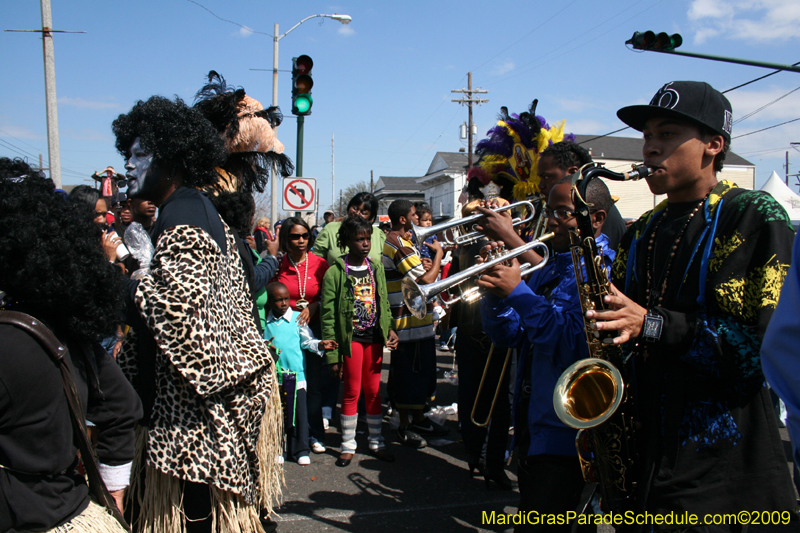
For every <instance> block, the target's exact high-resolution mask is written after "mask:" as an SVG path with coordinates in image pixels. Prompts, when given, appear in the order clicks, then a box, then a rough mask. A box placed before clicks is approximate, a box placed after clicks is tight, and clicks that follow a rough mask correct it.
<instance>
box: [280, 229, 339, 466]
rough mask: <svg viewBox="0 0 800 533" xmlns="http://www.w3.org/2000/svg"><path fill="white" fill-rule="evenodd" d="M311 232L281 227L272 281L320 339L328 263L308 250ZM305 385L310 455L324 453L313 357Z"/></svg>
mask: <svg viewBox="0 0 800 533" xmlns="http://www.w3.org/2000/svg"><path fill="white" fill-rule="evenodd" d="M310 239H311V229H310V228H309V227H308V224H306V222H305V221H304V220H303V219H301V218H297V217H289V218H287V219H286V220H284V221H283V224H282V225H281V229H280V234H279V239H278V240H279V242H280V247H281V250H282V251H283V252H284V256H283V259H281V264H280V267H279V269H278V273H277V274H276V275H275V278H274V280H273V281H280V282H281V283H283V284H284V285H286V287H287V288H288V289H289V306H290V307H291V308H292V309H293V310H295V311H299V312H300V316H298V317H297V323H298V324H300V325H301V326H303V325H308V326H309V327H311V331H313V332H314V336H315V337H316V338H318V339H320V338H322V337H321V334H322V331H321V328H320V321H319V317H320V312H319V311H320V305H321V300H322V278H323V277H324V276H325V272H326V271H327V270H328V263H327V262H326V261H325V260H324V259H322V258H321V257H318V256H316V255H314V254H313V253H312V252H311V246H310ZM306 356H307V357H308V359H307V360H306V381H307V387H308V388H307V405H308V425H309V435H310V440H311V442H310V445H311V451H313V452H314V453H324V452H325V445H324V442H325V427H324V426H323V422H322V390H323V388H324V387H325V385H326V384H325V383H323V381H326V380H325V377H326V376H327V374H328V372H327V371H325V372H323V368H322V366H323V359H322V358H321V357H320V356H319V355H316V354H308V353H307V354H306Z"/></svg>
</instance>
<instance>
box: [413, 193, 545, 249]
mask: <svg viewBox="0 0 800 533" xmlns="http://www.w3.org/2000/svg"><path fill="white" fill-rule="evenodd" d="M517 207H525V208H526V209H527V210H528V213H529V215H528V216H527V217H526V218H524V219H520V218H519V217H516V218H514V219H513V221H512V223H513V225H514V226H519V225H522V224H527V223H528V222H530V221H531V220H533V217H534V215H535V214H536V208H535V207H534V206H533V204H532V203H531V202H527V201H523V202H516V203H513V204H509V205H504V206H501V207H497V208H495V209H492V211H494V212H495V213H499V212H500V211H508V210H509V209H514V208H517ZM481 218H483V215H482V214H480V213H476V214H474V215H469V216H467V217H462V218H452V219H450V220H446V221H444V222H442V223H440V224H436V225H435V226H428V227H427V228H423V227H422V226H413V230H414V236H415V239H416V242H415V243H414V244H416V245H417V247H418V248H420V247H422V246H424V244H423V243H424V242H425V241H426V240H427V239H428V238H429V237H432V236H433V235H436V234H438V233H441V234H442V238H441V239H440V242H441V243H442V245H444V246H456V245H465V244H472V243H473V242H475V241H477V240H478V239H480V238H481V237H483V234H482V233H481V232H480V231H478V230H476V229H475V223H476V222H478V220H480V219H481ZM447 230H452V231H451V233H452V240H451V238H450V237H448V236H447Z"/></svg>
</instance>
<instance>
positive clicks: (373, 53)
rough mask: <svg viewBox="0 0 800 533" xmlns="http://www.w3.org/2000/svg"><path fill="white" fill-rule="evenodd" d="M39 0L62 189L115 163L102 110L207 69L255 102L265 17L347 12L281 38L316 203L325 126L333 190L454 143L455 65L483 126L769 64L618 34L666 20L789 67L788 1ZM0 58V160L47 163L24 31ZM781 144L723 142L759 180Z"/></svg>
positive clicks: (781, 131) (689, 41)
mask: <svg viewBox="0 0 800 533" xmlns="http://www.w3.org/2000/svg"><path fill="white" fill-rule="evenodd" d="M51 1H52V12H53V27H54V28H55V29H61V30H84V31H86V32H87V33H85V34H58V35H56V37H55V58H56V79H57V90H58V99H59V126H60V139H61V158H62V167H63V168H64V171H63V172H64V173H63V180H64V183H65V184H77V183H82V182H83V180H84V179H86V178H88V177H89V176H90V175H91V174H92V172H94V171H97V170H101V169H103V168H105V167H106V166H107V165H112V166H114V167H116V168H117V170H121V169H122V167H123V164H124V162H123V160H122V158H121V157H120V156H119V155H118V154H117V153H116V150H115V149H114V139H113V136H112V133H111V122H112V120H113V119H114V118H115V117H116V116H117V115H119V114H120V113H124V112H127V111H128V110H129V109H130V108H131V106H132V105H133V104H134V103H135V102H136V101H137V100H139V99H146V98H147V97H149V96H151V95H153V94H161V95H166V96H173V95H178V96H180V97H182V98H184V99H185V100H187V101H189V102H191V101H192V98H193V96H194V94H195V92H196V91H197V90H198V89H199V88H200V86H201V85H202V84H203V82H204V76H205V75H206V73H207V72H208V71H209V70H211V69H214V70H217V71H218V72H220V73H221V74H222V75H223V76H225V78H226V79H227V81H228V82H229V83H230V84H232V85H237V86H242V87H244V88H245V89H246V91H247V93H248V94H249V95H251V96H253V97H254V98H257V99H258V100H260V101H261V102H262V103H264V104H269V102H270V101H271V99H272V74H271V68H272V38H271V35H272V33H273V25H274V24H275V23H278V24H280V31H281V33H282V32H285V31H286V30H288V29H289V28H290V27H291V26H293V25H294V24H295V23H297V22H299V21H300V20H301V19H303V18H305V17H306V16H308V15H312V14H316V13H329V14H330V13H344V14H348V15H350V16H352V17H353V22H352V23H351V24H350V25H348V26H343V25H342V24H340V23H339V22H336V21H333V20H330V19H312V20H309V21H307V22H306V23H304V24H303V25H301V26H300V27H298V28H297V29H295V30H294V31H293V32H292V33H290V34H289V35H288V36H286V37H285V38H284V39H282V40H281V42H280V55H279V58H280V65H279V68H280V69H281V71H282V72H281V73H280V78H279V82H278V95H279V102H278V103H279V105H280V107H281V109H282V110H283V112H284V114H285V120H284V123H283V125H282V126H281V127H280V129H279V132H278V136H279V138H280V139H281V140H282V141H283V143H284V144H285V145H286V150H287V153H288V154H289V155H290V156H291V157H292V159H294V158H295V152H296V121H295V117H294V116H293V115H291V113H290V110H291V98H290V84H291V75H290V73H289V72H286V71H289V70H291V58H292V57H293V56H297V55H300V54H307V55H310V56H311V57H312V58H313V60H314V63H315V65H314V69H313V77H314V83H315V85H314V89H313V93H312V94H313V97H314V107H313V114H312V115H311V116H309V117H307V119H306V123H305V143H304V144H305V155H304V175H305V176H309V177H315V178H317V179H318V180H319V182H318V183H319V185H320V189H321V190H320V194H321V205H325V206H327V205H329V204H330V200H331V187H330V176H331V135H332V134H333V135H335V139H336V152H335V173H336V189H337V194H338V189H340V188H343V187H346V186H347V185H350V184H352V183H355V182H357V181H361V180H365V181H369V177H370V171H371V170H372V171H374V174H375V179H376V180H377V179H378V177H379V176H421V175H423V174H424V173H425V171H426V170H427V168H428V165H429V164H430V162H431V160H432V159H433V156H434V154H435V153H436V152H437V151H457V150H458V149H459V148H460V147H462V146H466V141H461V140H460V139H459V138H458V127H459V125H460V124H461V123H462V122H464V121H466V120H467V109H466V107H463V106H460V105H458V104H456V103H452V102H451V101H450V100H451V99H453V98H457V97H458V96H459V95H456V94H452V93H451V90H452V89H461V88H463V87H466V85H467V77H466V74H467V72H470V71H471V72H472V73H473V86H474V87H480V88H483V89H487V90H488V91H489V93H488V94H487V95H483V97H484V98H488V99H489V103H488V104H483V105H481V106H478V107H476V108H475V112H474V120H475V123H476V124H477V126H478V132H479V137H478V138H482V137H483V135H484V134H485V132H486V130H488V129H489V128H490V127H491V126H492V125H493V124H494V121H495V120H496V115H497V112H498V111H499V108H500V106H507V107H508V109H509V110H510V111H512V112H519V111H522V110H524V109H525V108H526V107H527V106H528V104H529V103H530V102H531V101H532V100H533V99H534V98H538V99H539V107H538V112H539V114H541V115H544V116H545V117H546V118H547V120H548V121H549V122H551V123H552V122H555V121H557V120H561V119H565V120H566V129H567V131H571V132H573V133H580V134H603V133H608V132H610V131H612V130H616V129H618V128H621V127H623V126H624V125H623V124H622V123H621V122H620V121H619V120H618V119H617V118H616V114H615V113H616V110H617V109H619V108H620V107H623V106H625V105H630V104H634V103H646V102H647V101H649V99H650V97H651V96H652V95H653V94H654V93H655V91H656V90H657V89H658V88H659V87H660V86H661V85H662V84H663V83H665V82H667V81H670V80H674V79H692V80H703V81H707V82H709V83H711V84H712V85H713V86H715V87H716V88H718V89H720V90H725V89H728V88H731V87H734V86H736V85H739V84H741V83H743V82H746V81H749V80H751V79H753V78H756V77H758V76H761V75H763V74H766V73H768V72H770V71H768V70H765V69H760V68H755V67H748V66H741V65H733V64H726V63H717V62H711V61H706V60H701V59H692V58H684V57H676V56H669V55H665V54H656V53H652V52H646V53H637V52H633V51H630V50H628V49H627V48H626V47H625V45H624V42H625V41H626V40H627V39H628V38H630V36H631V34H632V33H633V32H634V31H635V30H647V29H652V30H655V31H667V32H669V33H673V32H679V33H681V34H682V35H683V38H684V44H683V47H682V49H683V50H687V51H694V52H700V53H708V54H716V55H727V56H736V57H743V58H749V59H758V60H762V61H771V62H775V63H783V64H791V63H794V62H796V61H800V57H798V55H800V53H799V52H797V49H798V47H797V44H798V40H799V39H800V37H798V33H797V31H796V28H797V27H798V24H800V2H797V1H795V0H730V1H728V2H725V3H723V2H718V1H716V0H693V1H692V0H683V1H675V0H611V1H604V2H599V1H590V0H574V1H568V0H565V1H562V2H547V3H546V2H535V3H534V2H519V1H517V2H507V1H499V0H496V1H494V2H485V1H484V2H473V1H470V0H468V1H463V0H462V1H459V2H455V1H449V0H448V1H433V2H431V1H427V2H422V1H415V0H409V1H405V2H380V1H378V2H376V1H352V2H346V3H342V4H330V3H326V2H315V1H294V2H278V1H264V0H260V1H256V0H233V1H221V0H196V2H193V1H191V0H158V1H155V0H136V1H133V0H120V1H114V2H107V1H100V0H70V1H69V2H67V1H66V0H51ZM3 4H4V6H3V9H2V11H1V12H2V15H0V20H2V28H3V29H7V28H11V29H33V28H37V27H41V13H40V5H39V2H38V1H36V0H16V1H12V0H3ZM198 4H199V5H198ZM201 6H203V7H201ZM204 7H205V8H206V9H204ZM212 12H213V14H212ZM221 19H226V20H228V21H233V22H235V23H237V24H231V23H229V22H225V21H223V20H221ZM239 25H242V26H245V27H246V28H249V29H250V30H252V31H248V30H247V29H243V28H242V27H240V26H239ZM258 32H261V33H258ZM265 34H266V35H265ZM0 69H1V70H2V72H3V73H4V74H3V80H4V83H2V84H0V156H10V157H15V156H20V155H22V156H28V157H29V159H30V160H31V161H32V162H35V161H36V160H37V158H38V154H39V153H42V154H43V156H44V158H45V164H46V160H47V135H46V115H45V103H44V102H45V99H44V74H43V67H42V47H41V40H40V38H39V37H38V35H37V34H33V33H10V32H2V33H0ZM252 69H267V70H266V71H257V70H252ZM797 87H800V75H798V74H796V73H787V72H783V73H780V74H776V75H774V76H771V77H770V78H767V79H765V80H763V81H760V82H758V83H754V84H752V85H749V86H747V87H745V88H743V89H739V90H736V91H733V92H731V93H729V94H728V96H729V98H730V100H731V101H732V103H733V110H734V120H736V119H737V118H739V117H742V116H744V115H745V114H747V113H750V112H752V111H754V110H756V109H758V108H759V107H761V106H763V105H765V104H767V103H769V102H771V101H773V100H775V99H777V98H779V97H781V96H783V95H785V94H786V93H788V92H789V91H792V90H793V89H795V88H797ZM798 117H800V91H797V92H795V93H792V94H790V95H788V96H786V97H784V98H783V99H781V100H780V101H778V102H777V103H775V104H773V105H771V106H769V107H767V108H765V109H764V110H763V111H760V112H759V113H757V114H755V115H753V116H752V117H750V118H748V119H746V120H744V121H742V122H741V123H735V124H734V131H733V135H734V137H735V136H736V135H739V134H742V133H747V132H750V131H754V130H757V129H760V128H764V127H767V126H772V125H774V124H778V123H780V122H783V121H786V120H791V119H794V118H798ZM618 135H627V136H637V135H638V133H637V132H634V131H633V130H627V131H625V132H622V133H619V134H618ZM793 141H800V121H798V122H795V123H792V124H787V125H785V126H781V127H778V128H774V129H771V130H768V131H764V132H762V133H757V134H754V135H748V136H746V137H742V138H740V139H735V138H734V141H733V146H732V149H733V151H735V152H736V153H738V154H740V155H742V156H743V157H745V158H746V159H749V160H750V161H752V162H754V163H755V164H756V165H757V186H760V185H761V184H763V182H764V181H766V179H767V178H768V177H769V175H770V174H771V172H772V171H773V170H776V171H778V173H779V174H781V175H783V172H784V171H783V169H782V165H783V162H784V158H785V155H784V153H785V151H787V150H788V151H789V152H790V154H789V157H790V170H791V172H793V173H796V172H798V171H800V151H798V150H795V149H793V148H791V147H790V144H789V143H790V142H793ZM32 156H33V157H32ZM791 183H792V184H794V183H796V178H792V180H791ZM793 189H794V190H797V187H796V186H795V187H793Z"/></svg>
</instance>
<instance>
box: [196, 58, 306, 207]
mask: <svg viewBox="0 0 800 533" xmlns="http://www.w3.org/2000/svg"><path fill="white" fill-rule="evenodd" d="M194 99H195V104H194V107H195V109H197V110H199V111H200V112H201V113H202V114H203V115H204V116H205V117H206V118H207V119H208V120H209V121H210V122H211V123H212V124H213V125H214V127H215V128H216V129H217V131H218V132H219V133H220V136H222V138H223V139H224V141H225V147H226V148H227V150H228V152H229V155H228V159H227V161H226V162H225V164H224V165H223V167H222V168H221V169H219V170H221V172H219V174H220V176H221V177H222V179H220V182H219V185H220V186H221V187H220V188H222V189H225V190H231V191H246V192H253V189H255V190H256V191H258V192H263V191H264V188H265V187H266V185H267V183H268V182H269V175H270V169H271V168H272V165H277V169H278V172H279V173H280V174H281V175H283V176H290V175H291V174H292V172H294V164H292V160H291V159H289V157H288V156H286V155H284V154H283V150H284V148H283V143H281V142H280V141H279V140H278V138H277V137H276V136H275V128H276V127H278V126H279V125H280V123H281V122H282V121H283V115H282V114H281V112H280V109H278V108H277V107H275V106H272V107H269V108H267V109H264V106H262V105H261V102H259V101H258V100H256V99H254V98H251V97H249V96H247V94H246V93H245V91H244V89H242V88H241V87H239V88H238V89H236V88H234V87H231V86H229V85H227V84H226V83H225V78H223V77H222V76H221V75H219V74H218V73H217V72H216V71H213V70H212V71H210V72H209V73H208V83H207V84H206V85H204V86H203V88H202V89H200V90H199V91H198V92H197V94H196V95H195V97H194Z"/></svg>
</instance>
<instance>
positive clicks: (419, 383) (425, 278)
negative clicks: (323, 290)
mask: <svg viewBox="0 0 800 533" xmlns="http://www.w3.org/2000/svg"><path fill="white" fill-rule="evenodd" d="M389 219H390V220H391V222H392V231H391V232H389V234H388V235H387V236H386V242H385V244H384V246H383V268H384V270H385V271H386V288H387V292H388V294H389V306H390V307H391V309H392V318H393V323H394V327H393V329H394V330H395V331H396V332H397V336H398V338H399V340H400V343H399V345H398V347H397V350H395V351H394V352H392V358H391V361H392V362H391V368H390V371H389V396H390V397H391V398H392V400H393V401H394V403H395V405H396V406H397V410H398V412H399V415H400V426H399V428H398V430H397V435H398V438H399V439H400V441H401V442H402V443H403V444H407V445H408V446H411V447H413V448H423V447H424V446H425V445H426V444H427V443H426V442H425V439H424V438H423V437H422V436H421V435H420V434H424V435H430V436H441V435H446V434H447V433H448V430H447V429H445V428H443V427H442V426H440V425H438V424H436V423H434V422H433V421H432V420H429V419H427V418H425V415H424V408H425V402H426V400H427V399H428V398H432V397H433V396H434V393H435V389H436V348H435V345H434V333H433V313H432V311H433V310H432V308H431V305H430V304H429V305H428V312H427V314H426V315H425V317H424V318H422V319H418V318H415V317H414V316H413V315H412V314H411V312H410V311H409V310H408V308H407V307H406V305H405V303H404V302H403V294H402V292H401V285H402V282H403V278H405V277H406V276H409V277H411V279H413V280H415V281H416V282H417V283H418V284H420V285H426V284H428V283H432V282H433V281H436V278H437V276H438V275H439V268H440V266H441V262H442V255H443V254H444V252H443V250H442V247H441V245H440V244H439V242H438V241H434V242H433V243H431V244H429V243H425V246H428V247H429V248H430V249H431V251H432V252H433V257H432V259H431V264H430V268H427V269H426V266H425V265H423V262H422V259H421V258H420V254H419V251H417V249H416V248H415V247H414V244H413V243H412V242H411V241H410V239H411V234H410V231H411V228H412V226H413V225H414V224H416V223H417V216H416V210H415V208H414V204H412V203H411V202H409V201H408V200H395V201H394V202H392V204H391V205H390V206H389ZM409 417H410V418H409Z"/></svg>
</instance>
